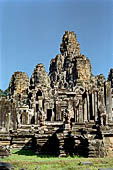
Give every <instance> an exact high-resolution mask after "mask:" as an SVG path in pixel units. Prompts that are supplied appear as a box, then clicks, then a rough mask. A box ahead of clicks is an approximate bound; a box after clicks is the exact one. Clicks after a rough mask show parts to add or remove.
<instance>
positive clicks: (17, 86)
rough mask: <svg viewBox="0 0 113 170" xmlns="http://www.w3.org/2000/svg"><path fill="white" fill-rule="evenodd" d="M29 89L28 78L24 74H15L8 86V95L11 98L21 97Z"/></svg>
mask: <svg viewBox="0 0 113 170" xmlns="http://www.w3.org/2000/svg"><path fill="white" fill-rule="evenodd" d="M28 87H29V77H28V75H27V74H26V73H25V72H19V71H17V72H15V73H14V74H13V75H12V77H11V81H10V84H9V93H10V95H11V96H12V95H13V96H16V95H21V94H22V93H24V92H25V91H26V90H28Z"/></svg>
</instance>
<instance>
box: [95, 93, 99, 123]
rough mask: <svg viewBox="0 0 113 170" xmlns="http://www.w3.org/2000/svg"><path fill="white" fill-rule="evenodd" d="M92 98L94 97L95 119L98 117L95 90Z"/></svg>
mask: <svg viewBox="0 0 113 170" xmlns="http://www.w3.org/2000/svg"><path fill="white" fill-rule="evenodd" d="M94 98H95V105H94V108H95V121H97V119H98V101H97V91H95V93H94Z"/></svg>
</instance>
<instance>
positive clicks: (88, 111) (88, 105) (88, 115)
mask: <svg viewBox="0 0 113 170" xmlns="http://www.w3.org/2000/svg"><path fill="white" fill-rule="evenodd" d="M89 107H90V104H89V93H88V92H87V118H88V121H90V108H89Z"/></svg>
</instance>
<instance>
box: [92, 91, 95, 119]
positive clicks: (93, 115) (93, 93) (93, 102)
mask: <svg viewBox="0 0 113 170" xmlns="http://www.w3.org/2000/svg"><path fill="white" fill-rule="evenodd" d="M94 110H95V108H94V93H92V116H93V120H94Z"/></svg>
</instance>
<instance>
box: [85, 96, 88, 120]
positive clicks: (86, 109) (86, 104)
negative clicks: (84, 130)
mask: <svg viewBox="0 0 113 170" xmlns="http://www.w3.org/2000/svg"><path fill="white" fill-rule="evenodd" d="M84 100H85V103H84V122H86V121H87V120H88V118H87V99H86V98H85V99H84Z"/></svg>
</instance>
